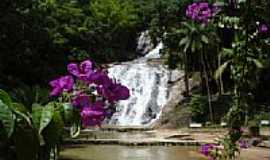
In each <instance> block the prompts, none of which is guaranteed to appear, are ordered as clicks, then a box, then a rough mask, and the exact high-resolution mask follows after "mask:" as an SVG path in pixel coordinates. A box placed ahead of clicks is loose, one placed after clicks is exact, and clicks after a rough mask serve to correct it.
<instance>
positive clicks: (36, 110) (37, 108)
mask: <svg viewBox="0 0 270 160" xmlns="http://www.w3.org/2000/svg"><path fill="white" fill-rule="evenodd" d="M42 111H43V106H41V105H39V104H33V105H32V120H33V125H34V127H35V128H36V130H39V128H40V119H41V114H42Z"/></svg>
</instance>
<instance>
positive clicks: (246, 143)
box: [239, 139, 249, 149]
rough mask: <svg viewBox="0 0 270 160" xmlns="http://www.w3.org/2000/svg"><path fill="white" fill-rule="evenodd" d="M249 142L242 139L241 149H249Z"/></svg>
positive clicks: (240, 142)
mask: <svg viewBox="0 0 270 160" xmlns="http://www.w3.org/2000/svg"><path fill="white" fill-rule="evenodd" d="M248 146H249V145H248V142H247V141H246V140H243V139H241V140H239V147H240V148H241V149H247V148H248Z"/></svg>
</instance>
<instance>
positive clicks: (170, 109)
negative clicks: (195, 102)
mask: <svg viewBox="0 0 270 160" xmlns="http://www.w3.org/2000/svg"><path fill="white" fill-rule="evenodd" d="M170 73H171V76H170V84H169V88H168V90H169V98H168V101H167V104H166V105H165V106H164V108H163V110H162V115H161V117H160V118H159V120H157V121H156V123H155V124H154V127H155V128H160V127H162V128H175V127H179V126H188V124H189V121H190V116H191V115H190V113H189V111H188V109H187V108H186V107H185V106H183V105H181V104H182V103H183V102H184V101H185V100H186V97H184V92H185V82H184V72H183V71H181V70H172V71H171V72H170ZM189 85H190V86H189V87H190V89H192V88H193V87H195V86H196V85H197V84H196V83H195V82H194V81H193V80H191V79H190V80H189Z"/></svg>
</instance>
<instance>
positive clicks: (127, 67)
mask: <svg viewBox="0 0 270 160" xmlns="http://www.w3.org/2000/svg"><path fill="white" fill-rule="evenodd" d="M144 42H146V43H147V45H145V44H144ZM149 45H152V44H151V43H149V40H148V39H147V33H145V32H144V33H142V35H141V36H140V38H139V39H138V50H142V51H144V52H145V51H146V50H150V49H149V48H150V46H149ZM142 46H145V48H143V47H142ZM162 48H163V44H162V43H159V44H158V45H157V46H156V47H155V48H154V49H152V50H151V51H148V53H147V54H146V55H145V56H144V57H141V58H139V59H136V60H134V61H131V62H125V63H122V64H118V65H114V66H112V67H110V68H109V70H108V71H109V75H110V77H113V78H115V79H116V80H117V81H118V82H121V83H122V84H124V85H126V86H127V87H128V88H129V89H130V94H131V96H130V98H129V99H128V100H125V101H121V102H119V103H118V104H117V111H116V113H115V114H114V115H113V116H112V118H111V120H110V122H109V123H110V124H115V125H119V126H148V125H151V124H152V123H153V122H155V121H156V120H157V119H158V118H159V116H160V115H161V112H162V108H163V107H164V105H165V104H166V103H167V99H168V81H169V71H168V70H167V69H166V68H165V66H164V65H162V64H154V65H153V64H148V60H150V59H153V58H154V59H156V58H160V54H159V53H160V50H161V49H162Z"/></svg>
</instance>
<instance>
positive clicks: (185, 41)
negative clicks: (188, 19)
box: [179, 37, 189, 46]
mask: <svg viewBox="0 0 270 160" xmlns="http://www.w3.org/2000/svg"><path fill="white" fill-rule="evenodd" d="M188 40H189V37H184V38H182V39H181V41H180V42H179V46H182V45H184V44H186V43H187V42H188Z"/></svg>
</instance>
